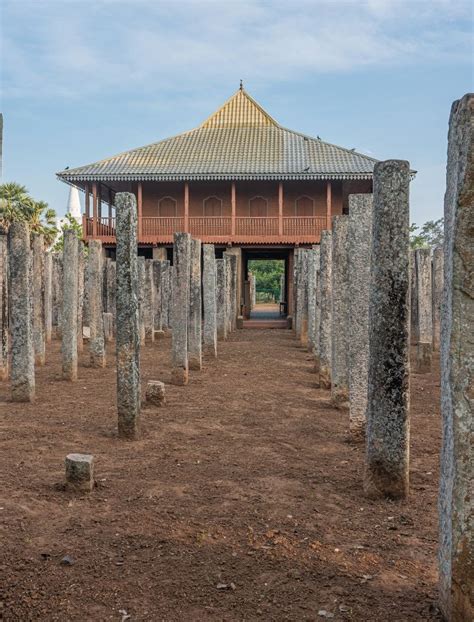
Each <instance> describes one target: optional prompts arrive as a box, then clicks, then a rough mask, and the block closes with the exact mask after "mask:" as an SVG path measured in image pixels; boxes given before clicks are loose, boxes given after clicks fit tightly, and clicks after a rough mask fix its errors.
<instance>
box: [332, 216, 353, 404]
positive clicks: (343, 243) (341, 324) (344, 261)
mask: <svg viewBox="0 0 474 622" xmlns="http://www.w3.org/2000/svg"><path fill="white" fill-rule="evenodd" d="M348 230H349V218H348V217H347V216H333V219H332V333H331V334H332V355H331V366H332V368H331V401H332V404H333V406H334V407H335V408H348V407H349V334H348V333H349V258H348V253H347V246H348Z"/></svg>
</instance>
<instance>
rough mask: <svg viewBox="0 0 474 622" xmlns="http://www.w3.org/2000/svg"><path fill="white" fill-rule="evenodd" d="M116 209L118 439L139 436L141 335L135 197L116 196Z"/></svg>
mask: <svg viewBox="0 0 474 622" xmlns="http://www.w3.org/2000/svg"><path fill="white" fill-rule="evenodd" d="M115 206H116V212H117V221H116V222H117V260H116V273H117V286H116V313H117V316H116V318H117V336H116V349H117V415H118V434H119V437H120V438H125V439H130V440H133V439H136V438H138V436H139V418H140V335H139V326H138V313H139V312H138V268H137V264H138V258H137V204H136V199H135V196H134V195H133V194H131V193H129V192H121V193H119V194H117V195H116V197H115Z"/></svg>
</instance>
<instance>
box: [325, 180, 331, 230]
mask: <svg viewBox="0 0 474 622" xmlns="http://www.w3.org/2000/svg"><path fill="white" fill-rule="evenodd" d="M331 217H332V187H331V182H330V181H327V182H326V229H328V230H329V231H330V230H331Z"/></svg>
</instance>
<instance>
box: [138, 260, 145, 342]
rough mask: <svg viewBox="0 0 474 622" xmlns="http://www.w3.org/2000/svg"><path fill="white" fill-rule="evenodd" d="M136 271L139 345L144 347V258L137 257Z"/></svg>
mask: <svg viewBox="0 0 474 622" xmlns="http://www.w3.org/2000/svg"><path fill="white" fill-rule="evenodd" d="M137 271H138V328H139V332H140V345H142V346H144V345H145V339H146V328H145V296H146V291H145V290H146V285H145V280H146V267H145V257H143V256H141V255H139V256H138V263H137Z"/></svg>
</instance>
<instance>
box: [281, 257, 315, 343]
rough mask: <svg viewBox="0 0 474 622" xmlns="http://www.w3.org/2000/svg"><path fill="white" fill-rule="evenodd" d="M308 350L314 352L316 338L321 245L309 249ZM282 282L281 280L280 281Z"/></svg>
mask: <svg viewBox="0 0 474 622" xmlns="http://www.w3.org/2000/svg"><path fill="white" fill-rule="evenodd" d="M307 265H308V277H307V282H308V285H307V292H308V294H307V295H308V337H307V346H308V352H314V347H315V339H316V273H317V272H318V271H319V246H318V247H317V248H312V249H311V250H309V251H307ZM280 283H281V281H280Z"/></svg>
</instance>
